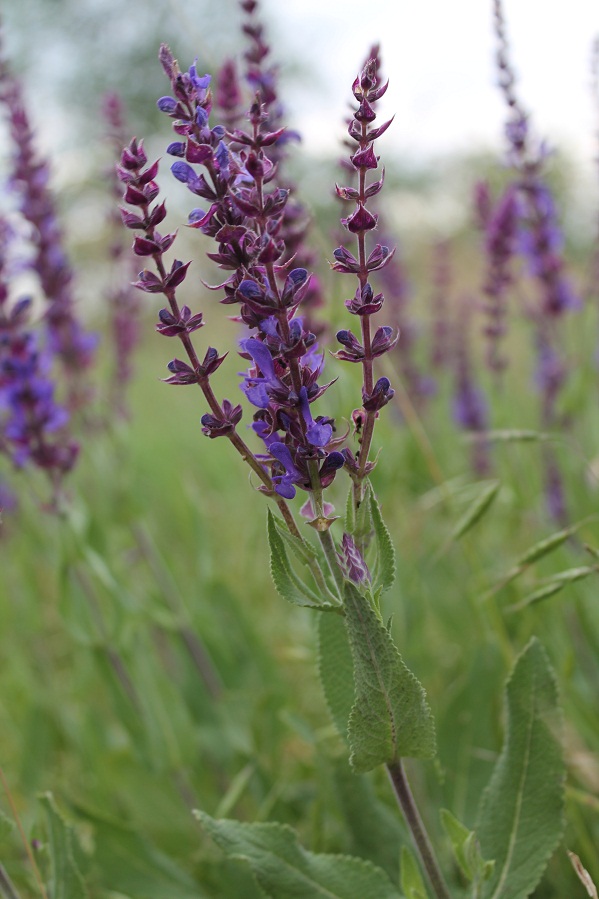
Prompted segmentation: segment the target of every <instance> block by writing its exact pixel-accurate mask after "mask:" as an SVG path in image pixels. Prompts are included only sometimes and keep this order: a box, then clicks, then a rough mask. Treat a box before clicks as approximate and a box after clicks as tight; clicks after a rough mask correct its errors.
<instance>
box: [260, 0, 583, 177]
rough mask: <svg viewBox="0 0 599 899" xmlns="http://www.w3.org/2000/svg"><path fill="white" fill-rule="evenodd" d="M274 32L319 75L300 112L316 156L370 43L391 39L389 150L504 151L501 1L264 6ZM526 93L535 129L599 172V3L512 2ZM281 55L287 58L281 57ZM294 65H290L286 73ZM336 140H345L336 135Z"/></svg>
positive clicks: (510, 19)
mask: <svg viewBox="0 0 599 899" xmlns="http://www.w3.org/2000/svg"><path fill="white" fill-rule="evenodd" d="M262 5H263V9H264V13H265V19H266V21H267V22H268V27H269V33H270V34H271V36H273V37H274V39H275V41H276V38H277V35H280V36H281V37H282V38H283V36H284V43H285V45H286V46H288V47H289V48H290V50H291V51H292V54H293V55H294V56H297V57H298V58H299V60H300V63H301V65H302V67H303V69H304V73H305V74H306V75H307V76H308V79H309V74H310V72H311V71H315V72H316V73H318V74H319V76H320V77H319V82H318V83H317V85H314V83H313V82H311V80H308V82H307V83H300V84H298V85H295V87H294V88H293V96H292V104H293V107H294V111H295V112H296V114H297V115H298V117H299V119H300V121H299V125H300V130H302V131H303V132H304V135H305V142H306V144H307V145H308V147H310V148H313V147H314V148H316V147H317V146H318V144H319V143H320V144H321V145H322V140H323V138H324V135H327V134H330V133H331V125H332V123H334V120H335V116H338V114H339V110H340V109H343V102H340V98H349V88H350V85H351V82H352V80H353V78H354V76H355V74H356V71H357V68H358V66H359V65H360V62H361V60H362V59H364V57H365V55H366V53H367V51H368V48H369V47H370V45H371V44H372V43H374V42H376V41H380V42H381V49H382V58H383V64H384V69H385V71H386V74H387V76H388V77H389V78H390V81H391V84H390V88H389V91H388V94H387V97H386V104H385V112H386V113H387V114H388V115H392V114H395V115H396V120H395V122H394V125H393V128H392V130H391V131H390V132H388V134H389V138H388V140H389V142H390V143H391V144H394V145H395V146H397V147H399V148H400V149H401V150H402V151H403V152H404V153H406V154H407V155H408V156H412V157H414V158H418V157H421V156H425V157H428V158H430V157H433V158H434V157H435V156H437V155H439V154H443V153H444V152H447V151H450V152H452V151H463V150H470V149H473V148H476V147H479V146H487V147H495V148H497V142H498V140H500V139H501V133H502V123H503V119H504V108H503V105H502V100H501V97H500V95H499V91H498V90H497V88H496V87H495V71H494V52H495V42H494V38H493V32H492V14H491V0H417V2H414V0H285V2H284V3H282V2H280V0H262ZM504 10H505V16H506V19H507V28H508V36H509V40H510V46H511V56H512V62H513V67H514V70H515V72H516V73H517V76H518V85H517V90H518V93H519V95H520V98H521V102H522V104H523V106H524V107H525V108H526V109H527V110H528V111H530V113H531V115H532V122H533V125H534V128H535V131H536V133H537V134H539V135H540V136H542V137H544V138H547V139H548V140H549V143H550V144H552V145H556V144H557V145H561V146H565V147H567V149H568V150H569V151H570V152H571V153H573V154H575V155H576V156H577V157H579V158H580V160H581V163H582V164H588V165H589V167H590V165H591V162H590V161H591V160H592V158H593V156H594V155H596V150H595V142H596V131H597V129H598V127H599V123H598V122H597V121H596V118H598V117H599V116H598V114H597V110H596V109H594V108H593V102H592V99H591V96H592V95H591V89H590V85H591V48H592V45H593V41H594V39H595V37H596V36H599V2H598V0H504ZM275 52H276V50H275ZM283 68H285V65H283ZM330 139H331V142H335V141H336V139H337V133H334V134H333V135H332V136H331V138H330Z"/></svg>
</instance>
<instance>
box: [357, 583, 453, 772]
mask: <svg viewBox="0 0 599 899" xmlns="http://www.w3.org/2000/svg"><path fill="white" fill-rule="evenodd" d="M345 612H346V619H345V620H346V625H347V632H348V636H349V643H350V647H351V652H352V658H353V662H354V681H355V687H356V697H355V702H354V705H353V708H352V712H351V715H350V719H349V742H350V746H351V750H352V753H351V758H350V762H351V764H352V767H353V768H354V770H355V771H370V770H371V769H372V768H376V767H377V765H382V764H390V763H392V762H395V761H397V760H398V759H399V758H401V757H402V756H404V757H405V756H411V757H412V758H432V757H433V756H434V754H435V728H434V723H433V717H432V714H431V710H430V708H429V706H428V703H427V701H426V694H425V692H424V689H423V687H422V685H421V684H420V682H419V681H418V680H417V678H416V677H415V676H414V675H413V674H412V672H411V671H410V670H409V669H408V668H407V667H406V665H405V664H404V662H403V660H402V658H401V656H400V654H399V652H398V650H397V647H396V646H395V644H394V642H393V639H392V637H391V634H390V633H389V632H388V631H387V629H386V628H385V626H384V625H383V623H382V622H381V621H380V619H379V618H378V616H377V615H376V613H375V612H374V610H373V609H372V606H371V605H370V604H369V603H368V601H367V600H366V599H365V598H364V597H363V596H361V595H360V593H358V591H357V590H356V588H355V587H354V585H353V584H350V583H346V585H345Z"/></svg>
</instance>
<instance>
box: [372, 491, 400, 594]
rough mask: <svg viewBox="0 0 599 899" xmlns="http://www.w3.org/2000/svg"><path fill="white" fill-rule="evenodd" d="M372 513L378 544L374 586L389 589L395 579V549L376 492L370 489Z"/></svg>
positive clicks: (375, 538) (376, 542)
mask: <svg viewBox="0 0 599 899" xmlns="http://www.w3.org/2000/svg"><path fill="white" fill-rule="evenodd" d="M370 514H371V516H372V523H373V525H374V540H375V544H376V554H377V555H376V572H375V576H374V584H373V588H374V589H375V590H377V589H378V588H379V587H381V588H382V589H383V590H388V589H389V587H391V586H392V584H393V582H394V580H395V549H394V548H393V541H392V540H391V534H390V533H389V530H388V528H387V525H386V524H385V522H384V521H383V516H382V515H381V507H380V506H379V504H378V500H377V498H376V497H375V495H374V493H373V492H372V491H370Z"/></svg>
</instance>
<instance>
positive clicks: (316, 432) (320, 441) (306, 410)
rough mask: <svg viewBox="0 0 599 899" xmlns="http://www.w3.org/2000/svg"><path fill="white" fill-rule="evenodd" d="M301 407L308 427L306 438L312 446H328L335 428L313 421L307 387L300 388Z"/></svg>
mask: <svg viewBox="0 0 599 899" xmlns="http://www.w3.org/2000/svg"><path fill="white" fill-rule="evenodd" d="M299 407H300V412H301V416H302V418H303V419H304V422H305V425H306V437H307V439H308V442H309V443H311V444H312V446H326V445H327V443H328V442H329V441H330V439H331V437H332V436H333V428H332V427H331V425H330V424H328V423H322V422H321V423H319V420H318V419H317V420H316V421H313V419H312V415H311V414H310V404H309V402H308V391H307V390H306V388H305V387H301V388H300V392H299Z"/></svg>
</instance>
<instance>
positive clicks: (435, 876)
mask: <svg viewBox="0 0 599 899" xmlns="http://www.w3.org/2000/svg"><path fill="white" fill-rule="evenodd" d="M387 771H388V772H389V777H390V779H391V783H392V784H393V789H394V790H395V795H396V797H397V801H398V803H399V807H400V808H401V810H402V812H403V816H404V818H405V821H406V824H407V825H408V827H409V829H410V832H411V834H412V839H413V840H414V845H415V847H416V850H417V851H418V855H419V856H420V860H421V862H422V866H423V868H424V870H425V871H426V874H427V876H428V879H429V882H430V885H431V887H432V889H433V893H434V894H435V896H436V899H451V893H450V892H449V889H448V887H447V884H446V883H445V879H444V877H443V874H442V873H441V869H440V867H439V863H438V861H437V858H436V856H435V852H434V850H433V847H432V844H431V841H430V839H429V836H428V834H427V832H426V829H425V827H424V824H423V822H422V818H421V817H420V812H419V811H418V807H417V805H416V802H415V800H414V797H413V795H412V791H411V790H410V785H409V783H408V779H407V777H406V773H405V771H404V769H403V765H402V763H401V760H400V761H397V762H393V763H392V764H390V765H387Z"/></svg>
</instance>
